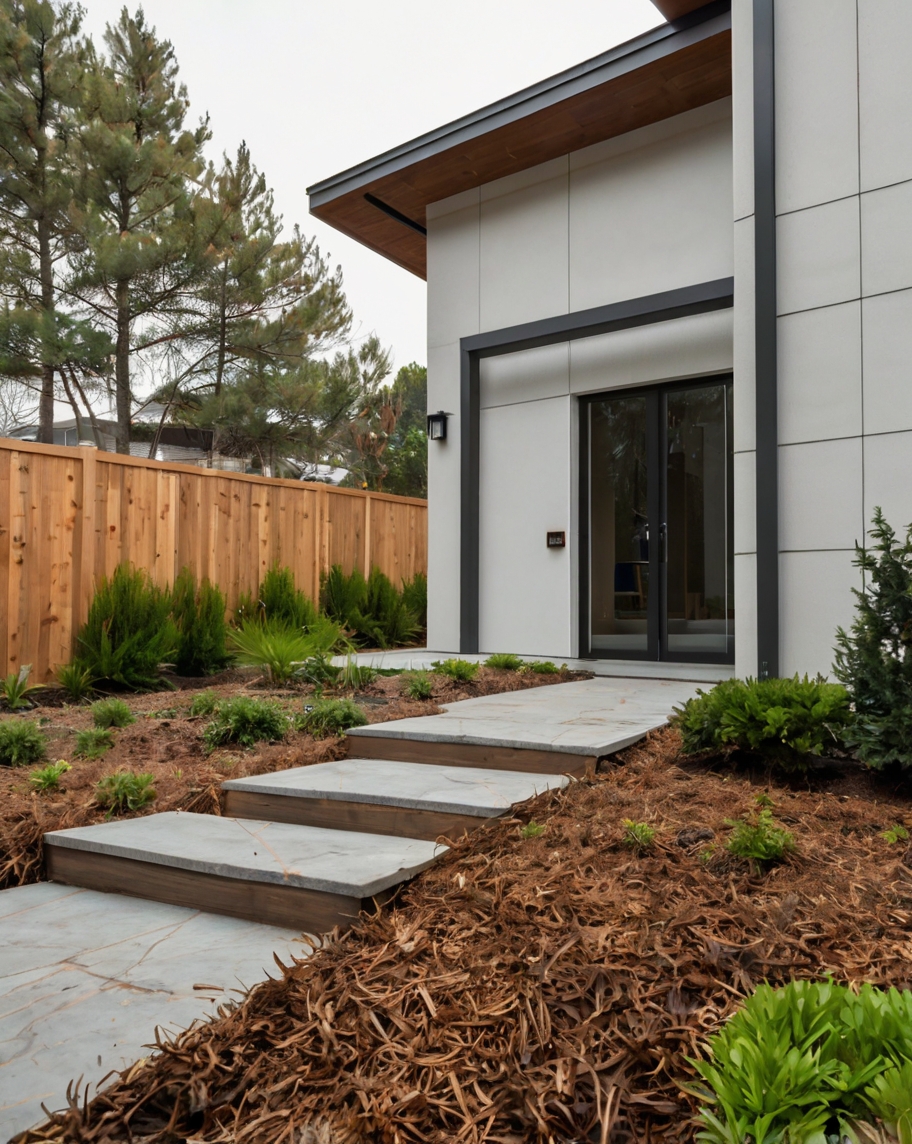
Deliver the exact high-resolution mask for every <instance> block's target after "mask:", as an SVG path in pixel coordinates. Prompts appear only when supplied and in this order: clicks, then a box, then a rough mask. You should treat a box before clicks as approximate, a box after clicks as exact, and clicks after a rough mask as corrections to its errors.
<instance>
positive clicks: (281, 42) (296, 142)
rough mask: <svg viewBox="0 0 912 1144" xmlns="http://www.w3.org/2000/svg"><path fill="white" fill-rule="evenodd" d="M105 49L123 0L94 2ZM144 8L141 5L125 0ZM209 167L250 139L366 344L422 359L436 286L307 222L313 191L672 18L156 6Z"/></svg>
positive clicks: (571, 5) (267, 5) (150, 0)
mask: <svg viewBox="0 0 912 1144" xmlns="http://www.w3.org/2000/svg"><path fill="white" fill-rule="evenodd" d="M82 2H83V4H84V6H85V7H86V9H87V15H86V21H85V28H86V30H87V31H88V32H90V33H91V34H92V36H93V38H94V39H95V41H96V43H97V44H98V45H99V46H101V36H102V33H103V31H104V26H105V24H106V23H109V22H113V21H114V20H116V18H117V16H118V14H119V12H120V9H121V7H122V2H123V0H82ZM129 7H130V9H131V11H132V10H135V0H134V2H133V3H131V4H130V5H129ZM144 8H145V12H146V17H147V19H148V21H149V22H150V23H152V24H154V25H155V27H156V29H157V31H158V34H159V35H160V36H161V37H162V38H165V39H169V40H171V42H172V43H173V45H174V48H175V52H176V55H177V59H178V63H179V64H180V71H181V75H182V77H183V80H184V82H185V83H186V85H187V88H188V91H189V95H190V101H191V119H192V120H193V121H194V122H195V121H196V119H197V117H198V116H200V115H202V114H204V113H205V112H207V111H208V113H209V115H210V125H211V128H212V132H213V140H212V143H211V144H210V147H211V152H210V154H211V157H212V158H214V159H217V158H218V157H219V155H220V154H221V153H222V152H223V151H228V152H230V153H233V152H234V151H235V150H236V148H237V145H238V143H239V142H240V141H241V140H242V139H245V140H246V141H247V144H248V146H249V147H250V150H251V154H252V157H253V161H254V162H255V163H256V165H257V166H258V167H259V168H260V170H261V171H263V172H264V173H265V175H266V178H267V181H268V182H269V184H270V186H272V188H273V190H274V191H275V198H276V205H277V207H278V210H279V211H280V212H281V213H282V214H283V215H284V218H285V222H286V223H287V224H289V225H290V224H293V223H295V222H297V223H300V224H301V228H302V230H303V231H304V233H305V234H312V235H316V237H317V240H318V242H319V244H320V246H321V248H322V250H323V251H324V253H329V254H331V256H332V262H333V264H335V263H340V264H341V266H342V270H343V274H344V278H345V288H346V292H347V295H348V298H349V301H350V303H351V305H352V307H353V309H354V314H355V330H356V335H357V336H358V337H365V336H367V335H369V334H371V333H373V332H376V333H377V334H378V335H379V337H380V339H381V341H382V342H383V344H384V345H387V346H391V347H392V350H393V356H394V362H395V366H396V367H398V366H399V365H403V364H405V363H407V362H409V361H418V362H421V363H424V362H425V361H426V350H425V284H424V282H422V281H421V280H420V279H418V278H416V277H415V276H414V275H412V274H409V273H408V271H406V270H402V269H400V268H399V267H398V266H394V265H393V264H392V263H391V262H387V260H386V259H385V258H382V257H381V256H380V255H379V254H375V253H373V252H372V251H369V250H367V249H366V248H365V247H363V246H360V245H359V244H358V243H356V242H354V241H353V240H352V239H350V238H347V237H345V236H344V235H342V234H339V233H338V232H337V231H334V230H332V229H331V228H330V227H328V226H326V225H325V224H323V223H321V222H319V221H318V220H317V219H315V218H312V217H311V216H310V215H309V214H308V213H307V195H306V193H305V188H306V187H308V186H309V185H311V184H313V183H316V182H318V181H319V180H321V179H324V178H327V177H328V176H330V175H335V174H337V173H338V172H339V171H342V170H344V169H345V168H346V167H350V166H352V165H354V164H355V163H359V162H361V161H362V160H365V159H369V158H372V157H373V156H374V155H377V154H379V153H380V152H382V151H385V150H387V149H388V148H390V147H394V146H396V145H397V144H399V143H404V142H406V141H407V140H409V139H412V138H414V137H415V136H416V135H420V134H421V133H422V132H424V131H429V130H431V129H432V128H434V127H439V126H441V125H443V124H444V123H448V122H449V121H450V120H452V119H456V118H457V117H459V116H461V115H465V114H467V113H468V112H471V111H474V110H476V109H477V108H479V107H482V106H484V105H485V104H487V103H491V102H493V101H494V100H496V99H500V98H502V97H503V96H506V95H509V94H510V93H512V92H514V91H517V90H519V89H520V88H522V87H526V86H527V85H529V84H531V83H535V82H537V81H538V80H541V79H545V78H546V77H547V76H550V75H553V74H554V73H555V72H558V71H561V70H562V69H564V68H567V67H570V66H572V65H573V64H576V63H580V62H581V61H583V60H586V59H589V58H591V57H592V56H595V55H598V54H599V53H600V52H603V51H605V50H606V49H608V48H610V47H613V46H614V45H615V44H618V43H621V42H623V41H624V40H627V39H630V38H631V37H632V36H636V35H638V34H639V33H641V32H644V31H646V30H647V29H649V28H653V27H655V26H656V25H658V24H660V23H662V17H661V16H660V15H659V13H658V10H657V9H656V8H654V7H653V5H652V3H651V0H563V2H562V3H554V2H553V0H552V2H547V0H459V2H458V3H454V2H450V3H447V4H443V3H441V2H440V0H431V2H430V3H429V2H428V0H424V2H423V3H420V2H419V0H145V3H144Z"/></svg>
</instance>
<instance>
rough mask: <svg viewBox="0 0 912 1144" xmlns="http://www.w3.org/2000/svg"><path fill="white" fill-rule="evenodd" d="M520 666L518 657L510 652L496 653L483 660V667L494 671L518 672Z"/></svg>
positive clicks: (520, 661) (520, 662) (521, 663)
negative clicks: (491, 668)
mask: <svg viewBox="0 0 912 1144" xmlns="http://www.w3.org/2000/svg"><path fill="white" fill-rule="evenodd" d="M522 666H523V661H522V660H521V659H520V658H519V656H518V655H512V654H511V653H510V652H497V653H496V654H494V655H489V656H488V658H487V659H486V660H485V667H493V668H494V670H495V671H519V669H520V668H521V667H522Z"/></svg>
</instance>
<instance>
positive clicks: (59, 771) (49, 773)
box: [29, 759, 73, 792]
mask: <svg viewBox="0 0 912 1144" xmlns="http://www.w3.org/2000/svg"><path fill="white" fill-rule="evenodd" d="M72 769H73V768H72V767H71V766H70V764H69V763H68V762H67V761H66V760H65V759H60V761H59V762H56V763H49V764H48V765H47V766H46V767H41V768H40V770H37V771H32V773H31V774H30V775H29V782H30V783H31V784H32V788H33V789H34V790H37V791H39V792H43V791H49V790H57V789H58V788H59V786H60V780H61V779H62V778H63V776H64V775H65V774H66V772H67V771H71V770H72Z"/></svg>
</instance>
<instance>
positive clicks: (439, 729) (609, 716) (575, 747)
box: [349, 678, 697, 756]
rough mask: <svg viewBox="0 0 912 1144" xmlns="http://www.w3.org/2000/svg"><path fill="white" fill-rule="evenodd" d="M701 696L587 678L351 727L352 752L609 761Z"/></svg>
mask: <svg viewBox="0 0 912 1144" xmlns="http://www.w3.org/2000/svg"><path fill="white" fill-rule="evenodd" d="M696 692H697V685H696V684H695V683H691V682H684V681H672V680H645V679H638V680H620V679H610V678H597V679H587V680H583V681H581V682H579V683H561V684H556V685H555V686H553V687H536V688H532V689H531V690H528V691H511V692H507V693H506V694H501V695H485V696H482V697H481V698H479V699H463V700H461V701H460V702H458V703H451V704H444V712H443V714H441V715H426V716H421V717H419V718H416V719H397V720H396V721H395V722H391V723H375V724H373V725H372V726H370V727H353V728H352V730H351V731H349V735H350V736H352V753H353V754H354V753H357V751H358V744H359V741H362V740H363V739H364V738H367V739H374V740H376V739H384V740H400V739H410V740H413V741H419V742H420V741H424V742H437V743H458V744H466V745H475V746H484V747H497V748H501V749H511V750H538V751H542V750H545V751H555V752H560V753H563V754H569V755H584V756H600V755H610V754H613V753H614V752H615V751H620V750H622V749H623V748H624V747H629V746H630V744H631V743H636V742H637V741H638V740H639V739H641V738H642V737H643V736H644V735H645V734H647V732H649V731H652V730H654V729H655V728H656V727H661V726H663V724H665V723H666V722H667V721H668V716H669V715H670V714H671V709H672V707H674V706H675V705H676V704H678V703H683V702H684V701H685V700H687V699H689V698H691V696H693V695H695V694H696Z"/></svg>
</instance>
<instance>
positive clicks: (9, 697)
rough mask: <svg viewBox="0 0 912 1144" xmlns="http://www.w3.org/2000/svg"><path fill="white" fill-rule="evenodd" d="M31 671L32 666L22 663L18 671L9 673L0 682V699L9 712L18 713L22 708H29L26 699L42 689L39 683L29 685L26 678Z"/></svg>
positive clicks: (42, 686)
mask: <svg viewBox="0 0 912 1144" xmlns="http://www.w3.org/2000/svg"><path fill="white" fill-rule="evenodd" d="M31 671H32V665H31V664H30V663H24V664H23V665H22V667H20V668H19V670H18V671H11V672H10V673H9V675H8V676H7V677H6V678H5V679H4V680H2V681H0V697H2V698H3V700H4V702H5V703H6V705H7V707H8V708H9V709H10V711H19V710H21V709H22V708H23V707H31V703H30V702H29V700H28V698H27V697H28V696H29V695H30V694H31V693H32V692H34V691H42V690H43V689H44V685H43V684H41V683H29V681H28V677H29V675H30V674H31Z"/></svg>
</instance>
